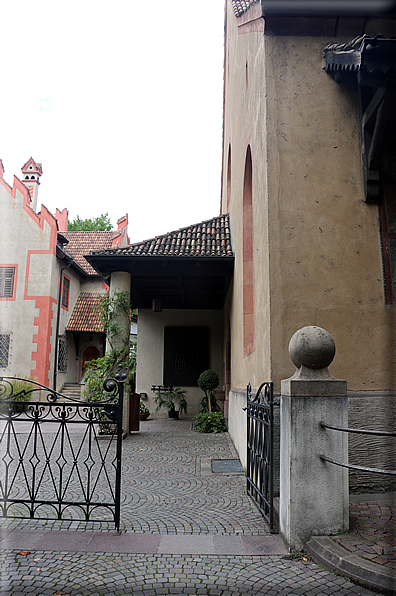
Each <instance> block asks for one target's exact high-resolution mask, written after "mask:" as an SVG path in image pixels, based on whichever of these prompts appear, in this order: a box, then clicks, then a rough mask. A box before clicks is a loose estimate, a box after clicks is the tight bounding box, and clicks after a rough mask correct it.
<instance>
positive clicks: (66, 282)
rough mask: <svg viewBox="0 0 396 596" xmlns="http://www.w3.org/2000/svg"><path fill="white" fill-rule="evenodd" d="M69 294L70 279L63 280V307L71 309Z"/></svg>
mask: <svg viewBox="0 0 396 596" xmlns="http://www.w3.org/2000/svg"><path fill="white" fill-rule="evenodd" d="M69 292H70V279H69V278H68V277H64V278H63V287H62V306H63V307H64V308H69Z"/></svg>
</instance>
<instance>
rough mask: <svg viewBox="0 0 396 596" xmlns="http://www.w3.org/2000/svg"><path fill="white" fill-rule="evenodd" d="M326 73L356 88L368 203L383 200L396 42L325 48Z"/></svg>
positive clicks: (370, 41) (366, 39)
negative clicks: (382, 171) (382, 160)
mask: <svg viewBox="0 0 396 596" xmlns="http://www.w3.org/2000/svg"><path fill="white" fill-rule="evenodd" d="M324 52H325V61H326V66H325V70H326V72H327V73H328V74H330V75H331V76H332V77H333V78H334V80H335V81H336V82H337V83H339V84H345V83H346V84H352V85H354V86H355V87H356V92H357V102H358V115H359V129H360V130H359V132H360V146H361V157H362V169H363V182H364V195H365V201H366V203H378V202H379V200H380V157H381V151H382V147H383V141H384V135H385V133H386V126H387V122H388V115H389V111H390V105H391V97H392V95H394V93H395V88H396V39H393V38H391V39H385V38H384V37H382V36H381V35H378V36H376V37H374V38H372V37H369V36H368V35H363V36H362V37H359V38H356V39H353V40H352V41H350V42H348V43H345V44H335V43H331V44H328V45H327V46H326V47H325V48H324Z"/></svg>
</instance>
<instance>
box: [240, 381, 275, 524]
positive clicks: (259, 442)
mask: <svg viewBox="0 0 396 596" xmlns="http://www.w3.org/2000/svg"><path fill="white" fill-rule="evenodd" d="M273 409H274V402H273V384H272V383H262V385H260V387H259V389H258V391H257V393H256V395H255V396H254V397H252V387H251V385H250V383H249V385H248V387H247V407H246V410H247V473H246V475H247V493H248V495H250V497H251V498H252V499H253V500H254V502H255V503H256V505H257V507H258V508H259V509H260V511H261V513H262V514H263V516H264V518H265V519H266V521H267V523H268V525H269V529H270V532H271V533H276V529H275V525H274V488H273V467H274V462H273V453H274V416H273Z"/></svg>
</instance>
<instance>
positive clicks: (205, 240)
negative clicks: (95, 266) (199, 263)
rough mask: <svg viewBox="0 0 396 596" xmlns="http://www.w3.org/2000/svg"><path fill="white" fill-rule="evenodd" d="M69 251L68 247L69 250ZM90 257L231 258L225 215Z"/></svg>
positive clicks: (95, 251)
mask: <svg viewBox="0 0 396 596" xmlns="http://www.w3.org/2000/svg"><path fill="white" fill-rule="evenodd" d="M68 249H69V246H68ZM90 254H91V255H114V256H115V255H125V256H128V255H130V256H142V257H150V256H158V257H163V256H169V257H233V256H234V253H233V250H232V244H231V234H230V224H229V217H228V214H225V215H220V216H219V217H214V218H213V219H209V220H207V221H203V222H201V223H199V224H194V225H191V226H188V227H186V228H181V229H179V230H176V231H174V232H169V233H168V234H164V235H162V236H156V237H155V238H151V239H150V240H144V241H143V242H138V243H136V244H130V245H129V246H122V247H117V248H113V249H110V248H103V249H101V250H91V252H90Z"/></svg>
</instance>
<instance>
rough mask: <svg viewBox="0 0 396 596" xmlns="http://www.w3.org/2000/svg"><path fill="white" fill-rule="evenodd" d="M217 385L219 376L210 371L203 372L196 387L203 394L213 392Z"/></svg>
mask: <svg viewBox="0 0 396 596" xmlns="http://www.w3.org/2000/svg"><path fill="white" fill-rule="evenodd" d="M219 383H220V378H219V375H218V374H217V372H216V371H214V370H212V369H209V370H205V371H204V372H203V373H201V374H200V375H199V378H198V387H199V388H200V389H202V391H203V392H204V393H207V392H209V391H214V390H215V389H216V388H217V387H218V386H219Z"/></svg>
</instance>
